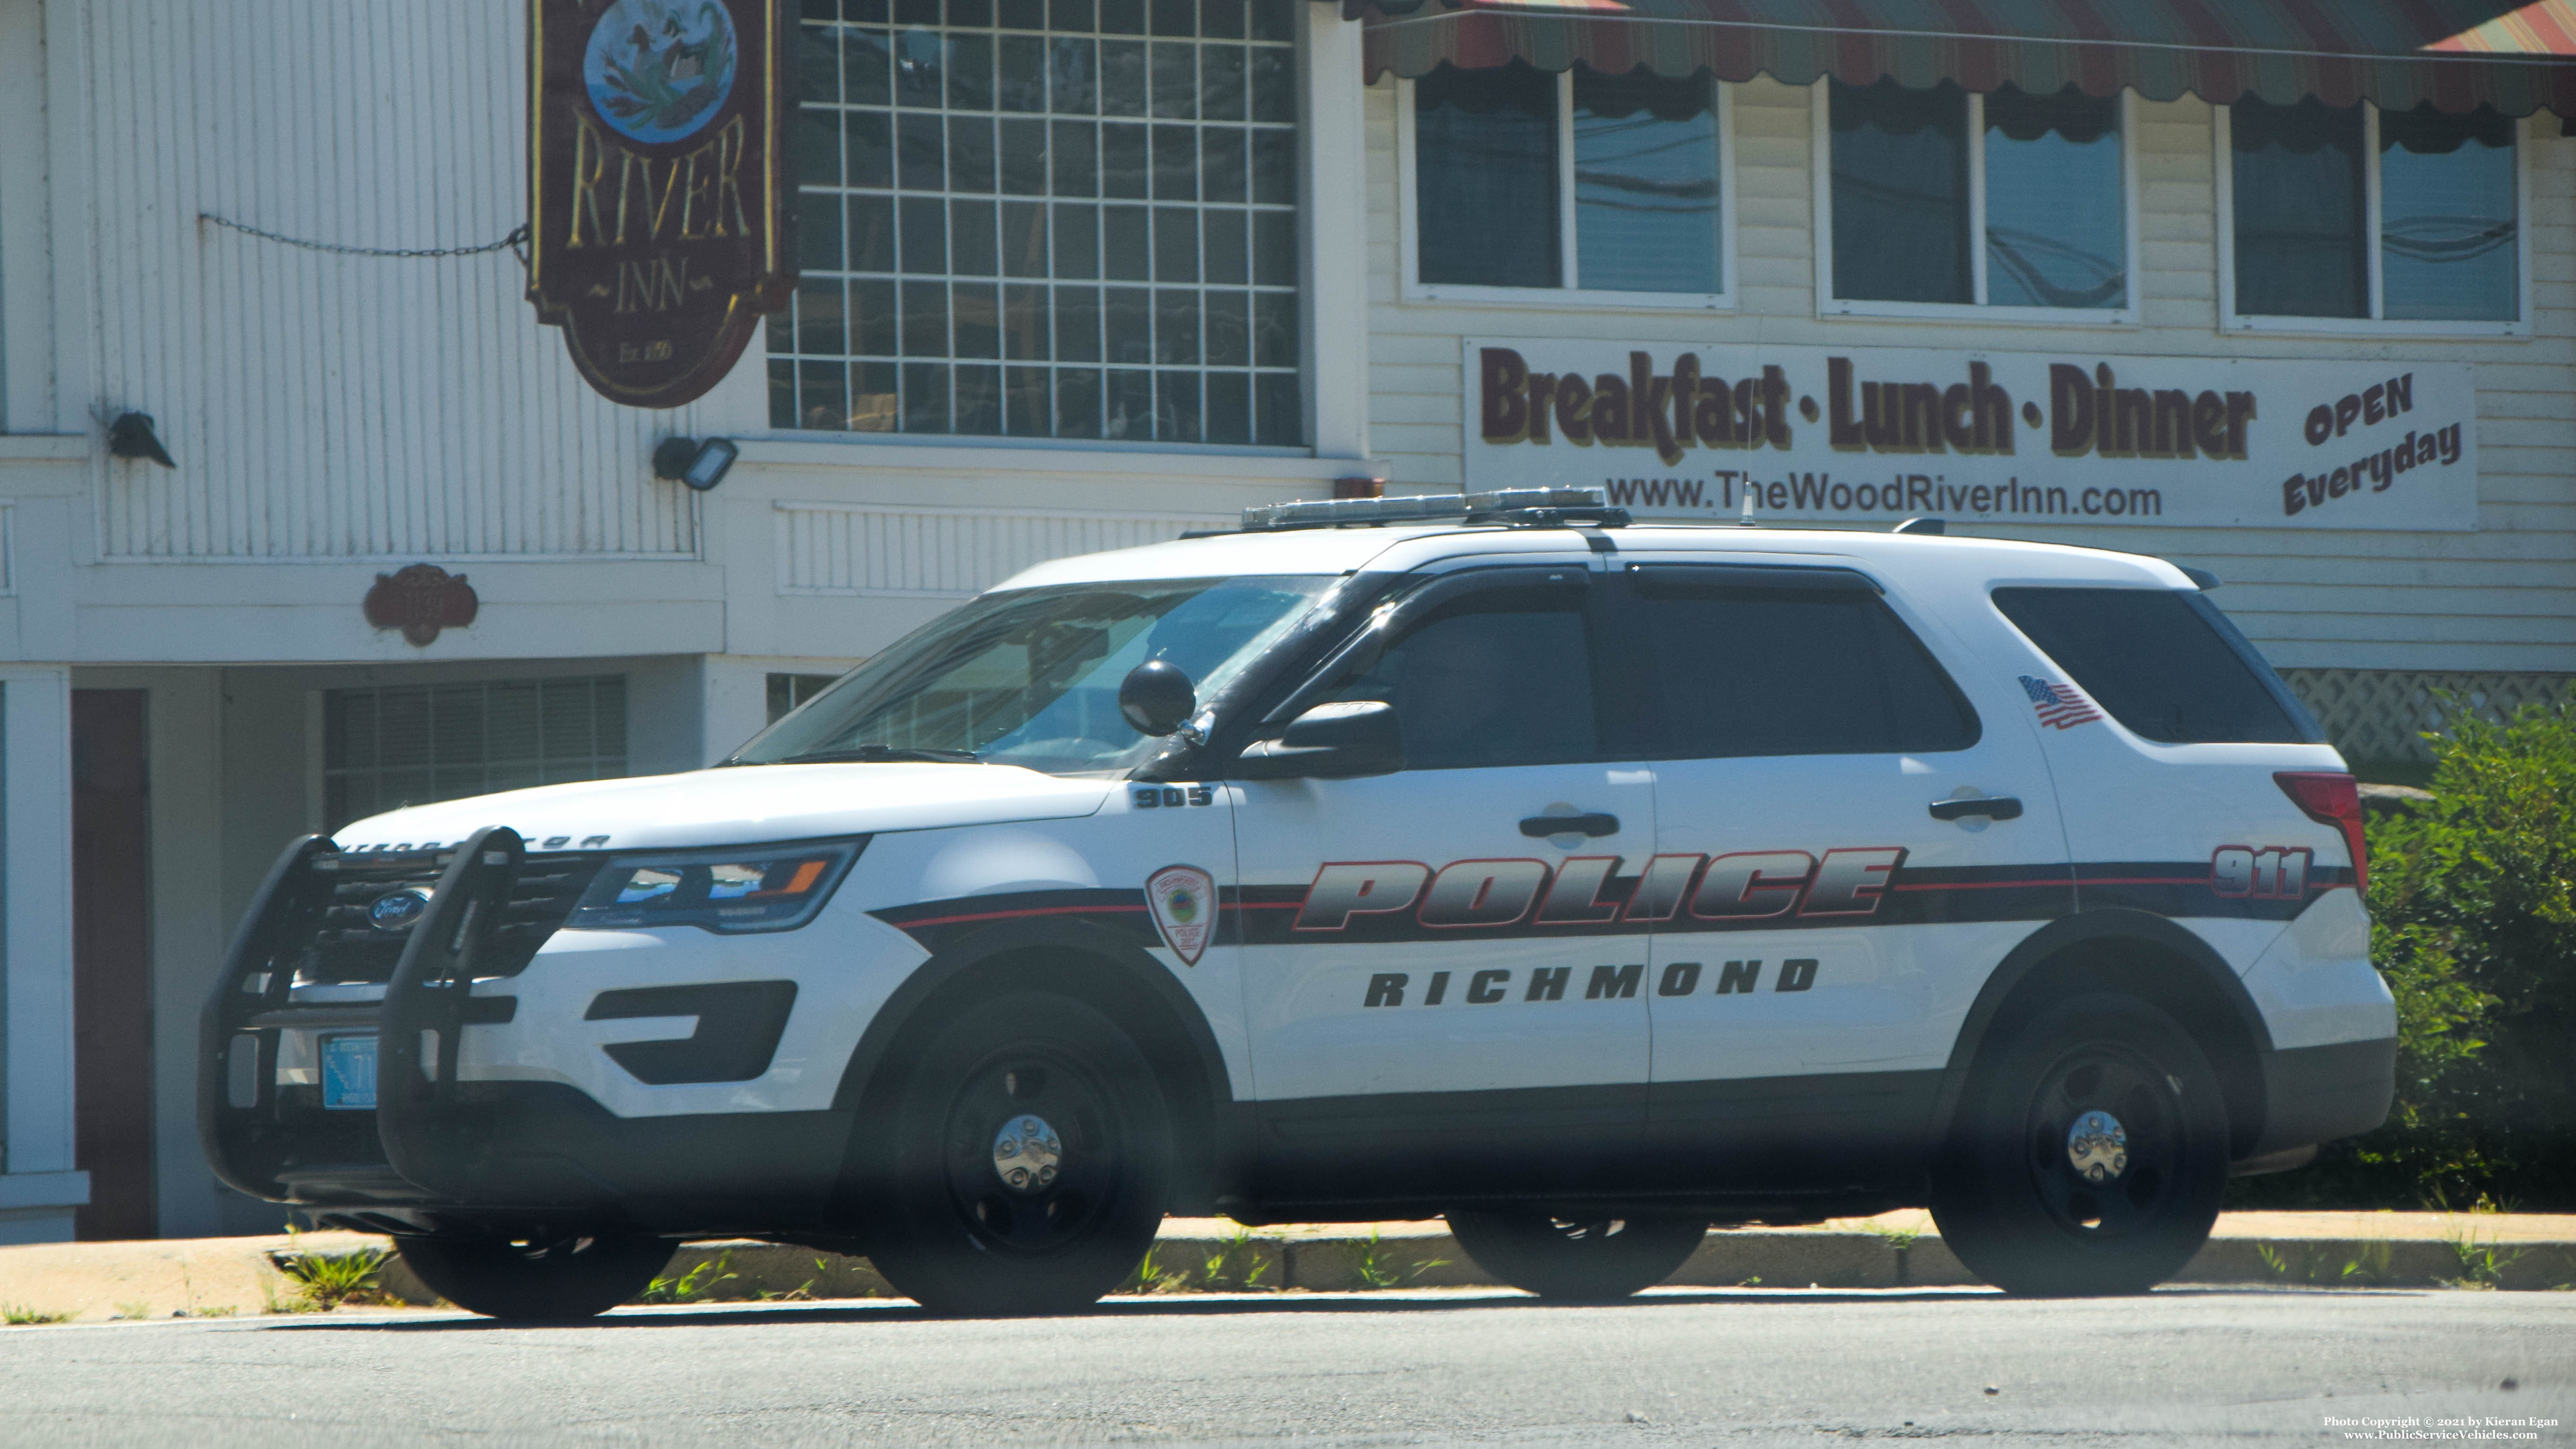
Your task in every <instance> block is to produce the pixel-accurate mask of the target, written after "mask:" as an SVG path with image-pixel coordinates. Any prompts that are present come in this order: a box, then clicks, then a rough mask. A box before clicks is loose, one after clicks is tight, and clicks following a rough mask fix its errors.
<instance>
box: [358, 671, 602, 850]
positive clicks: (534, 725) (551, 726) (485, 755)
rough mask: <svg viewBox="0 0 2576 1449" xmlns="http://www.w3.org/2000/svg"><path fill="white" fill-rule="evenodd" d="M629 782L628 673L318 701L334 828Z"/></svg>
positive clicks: (397, 690)
mask: <svg viewBox="0 0 2576 1449" xmlns="http://www.w3.org/2000/svg"><path fill="white" fill-rule="evenodd" d="M625 773H626V679H625V676H623V675H617V674H601V675H587V676H576V677H573V678H568V679H512V680H500V681H494V682H491V683H472V684H431V685H412V686H401V687H394V688H384V689H332V690H325V691H324V692H323V695H322V795H323V804H322V811H323V814H324V815H325V816H327V817H328V820H327V822H326V828H328V829H332V830H337V829H339V828H340V827H341V826H343V825H346V824H348V823H349V822H350V821H352V820H359V819H363V818H365V817H367V816H369V815H375V814H378V813H380V812H382V811H386V810H394V809H399V808H401V807H403V806H406V805H426V804H428V803H430V802H432V801H435V800H456V799H461V798H463V797H465V796H468V795H488V794H491V793H492V792H494V791H496V790H519V789H525V788H526V787H528V786H531V785H555V784H561V783H563V782H565V781H567V780H613V779H616V778H617V777H619V776H621V775H623V774H625Z"/></svg>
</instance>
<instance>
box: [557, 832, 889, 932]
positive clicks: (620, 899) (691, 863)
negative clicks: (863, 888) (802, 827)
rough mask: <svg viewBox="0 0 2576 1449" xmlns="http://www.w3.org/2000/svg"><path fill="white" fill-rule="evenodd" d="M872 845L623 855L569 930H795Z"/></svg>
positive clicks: (585, 899)
mask: <svg viewBox="0 0 2576 1449" xmlns="http://www.w3.org/2000/svg"><path fill="white" fill-rule="evenodd" d="M866 844H867V842H866V841H865V840H834V841H824V842H822V843H820V844H815V843H810V842H809V843H804V844H796V845H750V846H732V847H727V848H724V849H720V850H691V851H676V852H673V853H670V854H667V855H623V856H619V857H617V858H616V859H614V860H611V861H610V862H609V863H608V864H607V865H606V866H605V867H603V868H602V869H601V870H600V872H599V875H598V876H597V877H596V878H595V879H593V880H592V881H591V883H590V889H589V890H588V891H586V892H584V893H583V894H582V898H581V904H580V905H578V906H576V907H574V908H573V913H572V919H570V920H568V921H566V922H564V929H566V930H568V931H632V930H638V929H645V928H650V927H655V926H696V927H698V928H700V929H702V930H708V931H714V932H717V933H718V934H720V935H732V934H734V933H735V932H739V931H792V930H794V929H796V928H797V927H798V926H801V925H804V924H805V923H806V922H807V921H810V920H812V919H814V913H815V912H816V911H819V910H821V909H822V908H823V902H824V901H826V900H828V899H830V897H831V894H832V889H833V887H835V886H838V885H839V884H840V883H841V877H842V876H844V875H846V874H848V873H849V869H850V862H851V861H853V860H856V859H858V856H859V851H860V849H861V848H862V847H864V846H865V845H866Z"/></svg>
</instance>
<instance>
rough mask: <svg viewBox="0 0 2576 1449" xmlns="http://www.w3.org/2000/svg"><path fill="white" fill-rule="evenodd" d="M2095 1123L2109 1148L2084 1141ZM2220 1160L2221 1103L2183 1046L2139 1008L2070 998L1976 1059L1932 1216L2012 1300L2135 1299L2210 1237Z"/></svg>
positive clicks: (1969, 1262)
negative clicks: (2108, 1121) (2110, 1127)
mask: <svg viewBox="0 0 2576 1449" xmlns="http://www.w3.org/2000/svg"><path fill="white" fill-rule="evenodd" d="M2096 1112H2099V1113H2103V1114H2107V1115H2108V1116H2109V1117H2110V1118H2112V1119H2113V1122H2114V1123H2115V1124H2116V1128H2117V1133H2116V1136H2114V1135H2113V1134H2111V1133H2106V1132H2102V1131H2087V1130H2085V1129H2086V1128H2087V1125H2088V1117H2089V1115H2090V1114H2093V1113H2096ZM2104 1125H2105V1124H2102V1123H2100V1122H2098V1121H2094V1122H2092V1123H2091V1124H2090V1126H2091V1127H2093V1128H2100V1127H2102V1126H2104ZM2079 1152H2080V1153H2082V1154H2083V1156H2082V1159H2081V1160H2080V1161H2079V1158H2078V1154H2079ZM2227 1158H2228V1131H2227V1106H2226V1103H2225V1101H2224V1100H2223V1099H2222V1098H2221V1096H2220V1093H2219V1088H2218V1077H2217V1074H2216V1073H2215V1072H2213V1071H2211V1070H2210V1066H2209V1061H2208V1058H2206V1057H2204V1056H2203V1055H2202V1054H2201V1051H2200V1048H2199V1047H2198V1046H2197V1045H2195V1044H2194V1043H2193V1042H2192V1039H2191V1037H2190V1035H2189V1034H2188V1033H2186V1032H2185V1031H2184V1030H2183V1029H2182V1028H2181V1026H2179V1025H2177V1024H2176V1023H2175V1021H2174V1019H2173V1018H2172V1017H2170V1016H2167V1015H2165V1014H2164V1013H2163V1012H2161V1011H2159V1010H2157V1009H2156V1008H2154V1007H2152V1006H2149V1005H2147V1004H2146V1003H2145V1002H2142V1001H2139V1000H2137V999H2136V998H2134V997H2129V996H2121V995H2114V994H2110V993H2097V994H2089V995H2084V996H2077V997H2072V998H2070V999H2068V1000H2064V1001H2060V1002H2057V1003H2055V1004H2053V1005H2050V1006H2047V1007H2045V1008H2042V1009H2041V1010H2040V1011H2039V1012H2038V1013H2037V1014H2036V1015H2034V1016H2033V1017H2031V1019H2030V1020H2028V1021H2026V1022H2024V1023H2022V1024H2021V1025H2020V1026H2018V1027H2017V1028H2015V1029H2014V1030H2013V1031H2012V1032H2011V1033H2010V1035H2009V1036H2008V1037H2007V1038H2006V1039H2005V1040H2004V1041H2003V1042H2002V1043H2001V1044H2000V1045H1998V1046H1997V1047H1995V1048H1994V1049H1993V1050H1992V1055H1991V1056H1990V1057H1989V1058H1987V1059H1986V1060H1984V1061H1981V1062H1980V1063H1979V1065H1978V1067H1977V1070H1976V1073H1975V1075H1974V1076H1973V1077H1972V1078H1971V1079H1970V1081H1969V1085H1968V1091H1967V1095H1966V1098H1965V1099H1964V1100H1963V1101H1962V1102H1961V1103H1960V1116H1959V1127H1958V1130H1957V1131H1956V1132H1955V1133H1954V1135H1953V1138H1952V1141H1951V1144H1950V1146H1949V1148H1948V1150H1947V1151H1946V1152H1945V1154H1944V1157H1943V1160H1942V1162H1941V1164H1940V1167H1939V1169H1938V1170H1937V1171H1936V1173H1935V1175H1934V1183H1933V1193H1932V1218H1933V1221H1934V1222H1935V1223H1937V1224H1938V1225H1939V1226H1940V1229H1941V1238H1942V1241H1943V1242H1945V1243H1947V1244H1948V1245H1949V1247H1950V1250H1951V1251H1952V1252H1954V1253H1956V1254H1958V1256H1959V1261H1960V1262H1961V1263H1963V1264H1965V1265H1966V1266H1967V1268H1968V1271H1970V1272H1972V1273H1974V1274H1976V1275H1977V1276H1978V1277H1980V1278H1983V1279H1985V1280H1986V1281H1987V1282H1989V1283H1992V1284H1994V1285H1995V1286H1996V1287H1998V1288H2001V1289H2003V1290H2004V1291H2006V1292H2008V1293H2020V1294H2030V1295H2036V1296H2050V1297H2080V1296H2093V1295H2102V1294H2115V1293H2144V1292H2145V1291H2147V1290H2148V1289H2149V1288H2152V1287H2154V1286H2155V1285H2156V1284H2158V1283H2161V1282H2163V1281H2164V1280H2165V1279H2167V1278H2169V1277H2171V1276H2173V1275H2174V1274H2175V1273H2176V1272H2179V1271H2180V1270H2181V1268H2182V1266H2183V1265H2184V1264H2185V1263H2188V1262H2190V1261H2191V1257H2192V1254H2194V1253H2196V1252H2198V1251H2200V1246H2201V1244H2202V1243H2204V1242H2206V1241H2208V1239H2209V1229H2210V1225H2211V1224H2213V1223H2214V1222H2216V1221H2217V1219H2218V1204H2219V1198H2220V1197H2221V1195H2222V1194H2223V1193H2224V1192H2225V1190H2226V1187H2227ZM2088 1173H2090V1174H2096V1175H2088Z"/></svg>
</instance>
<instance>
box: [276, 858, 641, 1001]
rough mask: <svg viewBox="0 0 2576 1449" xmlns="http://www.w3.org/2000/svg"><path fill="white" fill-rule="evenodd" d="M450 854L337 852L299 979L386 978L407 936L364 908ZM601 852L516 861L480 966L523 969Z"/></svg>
mask: <svg viewBox="0 0 2576 1449" xmlns="http://www.w3.org/2000/svg"><path fill="white" fill-rule="evenodd" d="M449 858H450V855H449V854H445V853H440V852H435V851H411V852H407V853H403V854H395V853H393V852H385V853H382V854H373V855H343V856H341V857H340V868H339V870H337V871H336V872H334V873H333V880H332V886H331V905H330V908H329V909H328V910H326V911H324V912H323V915H322V924H321V927H320V928H319V929H318V930H316V931H315V932H314V934H313V940H312V943H311V944H310V945H308V946H306V947H305V949H304V952H303V954H302V955H301V956H299V957H298V958H297V959H296V963H295V979H296V981H297V982H298V983H301V984H311V985H326V984H329V985H339V984H349V983H357V982H385V981H391V980H392V979H393V975H394V967H395V965H396V964H397V963H398V962H400V961H401V960H402V952H403V943H404V942H405V941H406V940H408V939H410V938H409V937H408V936H406V935H403V934H400V933H394V932H386V931H379V930H377V929H376V928H375V927H374V926H372V925H369V924H368V922H367V911H368V908H369V907H371V906H373V905H374V904H375V903H376V902H377V900H378V899H380V898H381V897H383V896H386V895H389V894H391V893H393V892H394V891H398V890H403V889H405V888H407V887H418V888H420V889H422V890H427V889H429V888H430V887H432V886H435V885H436V884H438V878H439V876H440V875H442V874H444V873H445V870H446V866H447V862H448V860H449ZM607 859H608V857H607V856H606V855H604V854H597V853H592V854H567V855H532V856H529V857H528V858H527V860H526V862H525V863H524V864H522V865H521V866H520V867H519V879H518V882H517V883H516V884H515V885H513V886H512V887H511V889H510V900H509V904H507V905H506V906H504V907H503V908H502V911H501V922H500V925H499V926H498V927H497V928H495V930H494V932H493V940H492V952H491V955H490V956H489V957H488V958H487V959H486V960H485V962H484V964H483V966H482V967H481V970H482V971H484V972H485V973H487V974H490V975H494V976H516V975H518V974H519V973H520V972H522V971H525V970H526V969H528V962H529V961H530V960H531V959H532V958H533V957H535V955H536V954H537V948H538V947H540V946H542V945H544V944H545V943H546V938H547V937H549V936H552V935H553V934H554V933H555V931H556V929H557V928H559V927H561V926H562V925H563V923H564V918H565V917H567V916H569V915H571V914H572V908H573V907H574V906H575V905H576V904H578V903H579V902H580V900H581V893H582V892H583V891H584V890H586V889H588V888H589V886H590V880H591V877H592V876H594V875H597V874H598V873H599V867H600V865H601V864H602V863H603V862H605V861H606V860H607Z"/></svg>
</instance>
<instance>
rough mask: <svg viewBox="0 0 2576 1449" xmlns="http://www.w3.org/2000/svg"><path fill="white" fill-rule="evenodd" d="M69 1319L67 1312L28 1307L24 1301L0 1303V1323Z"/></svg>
mask: <svg viewBox="0 0 2576 1449" xmlns="http://www.w3.org/2000/svg"><path fill="white" fill-rule="evenodd" d="M71 1321H72V1316H71V1315H70V1314H68V1313H54V1312H51V1311H49V1310H46V1309H42V1308H30V1307H28V1306H27V1305H26V1304H24V1303H0V1323H6V1324H10V1325H12V1326H15V1325H18V1324H25V1323H69V1322H71Z"/></svg>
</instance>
